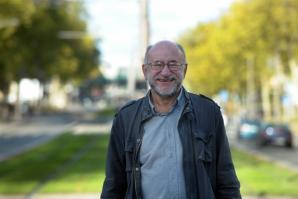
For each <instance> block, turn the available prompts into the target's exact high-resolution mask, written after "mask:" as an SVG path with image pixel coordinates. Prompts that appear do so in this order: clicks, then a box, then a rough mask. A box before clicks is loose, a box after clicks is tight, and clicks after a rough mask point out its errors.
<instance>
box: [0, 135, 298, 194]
mask: <svg viewBox="0 0 298 199" xmlns="http://www.w3.org/2000/svg"><path fill="white" fill-rule="evenodd" d="M107 142H108V135H95V134H81V135H74V134H71V133H66V134H64V135H62V136H59V137H57V138H55V139H54V140H52V141H51V142H49V143H47V144H45V145H42V146H40V147H38V148H36V149H34V150H32V151H29V152H27V153H25V154H23V155H20V156H16V157H14V158H12V159H9V160H7V161H4V162H1V164H0V193H1V194H29V193H30V192H32V190H34V188H35V187H37V186H38V185H39V184H40V183H43V184H42V186H40V187H39V188H38V191H39V192H42V193H92V192H93V193H99V192H101V187H102V183H103V180H104V173H105V172H104V168H105V156H106V147H107ZM86 146H88V147H87V148H86ZM82 151H83V152H82ZM78 154H79V155H78ZM232 155H233V160H234V163H235V167H236V172H237V175H238V177H239V180H240V182H241V192H242V194H243V195H287V196H298V189H297V187H298V173H297V172H294V171H290V170H288V169H286V168H282V167H280V166H277V165H275V164H274V163H272V162H268V161H264V160H261V159H258V158H256V157H254V156H252V155H249V154H247V153H245V152H243V151H239V150H236V149H232ZM61 168H62V169H61ZM49 176H52V177H51V178H49ZM45 179H46V181H45Z"/></svg>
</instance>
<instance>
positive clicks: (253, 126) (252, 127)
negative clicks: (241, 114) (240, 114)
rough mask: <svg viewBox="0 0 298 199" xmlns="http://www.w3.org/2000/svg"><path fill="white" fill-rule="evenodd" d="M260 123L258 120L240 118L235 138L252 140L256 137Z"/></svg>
mask: <svg viewBox="0 0 298 199" xmlns="http://www.w3.org/2000/svg"><path fill="white" fill-rule="evenodd" d="M261 126H262V123H261V121H259V120H249V119H242V120H241V121H240V123H239V126H238V128H237V138H238V139H242V140H252V139H255V138H257V137H258V134H259V132H260V130H261Z"/></svg>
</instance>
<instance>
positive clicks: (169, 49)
mask: <svg viewBox="0 0 298 199" xmlns="http://www.w3.org/2000/svg"><path fill="white" fill-rule="evenodd" d="M169 54H170V55H173V56H179V57H180V56H181V55H182V52H181V50H180V49H179V48H178V46H177V45H176V44H175V43H172V42H167V41H165V42H159V43H157V44H155V45H153V46H152V47H151V48H150V50H149V51H148V55H149V56H150V57H152V56H154V57H155V56H163V55H169Z"/></svg>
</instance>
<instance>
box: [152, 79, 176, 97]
mask: <svg viewBox="0 0 298 199" xmlns="http://www.w3.org/2000/svg"><path fill="white" fill-rule="evenodd" d="M147 83H148V84H149V85H150V88H151V89H152V90H153V91H154V92H155V93H156V94H157V95H159V96H160V97H162V98H168V97H173V96H175V95H176V94H177V92H178V91H179V89H180V88H181V83H178V84H177V85H176V86H175V87H174V88H173V90H172V91H171V92H170V93H162V92H160V91H159V90H158V89H157V88H156V87H155V86H154V85H153V84H151V83H150V82H149V81H147Z"/></svg>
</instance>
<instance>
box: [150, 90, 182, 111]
mask: <svg viewBox="0 0 298 199" xmlns="http://www.w3.org/2000/svg"><path fill="white" fill-rule="evenodd" d="M183 90H184V89H183V87H181V88H180V92H179V95H178V97H177V98H176V102H175V103H174V104H173V106H172V107H171V109H170V111H169V112H167V113H159V112H157V111H156V110H155V107H154V104H153V102H152V101H151V97H150V96H151V90H149V92H148V98H149V105H150V108H151V110H152V112H153V113H154V114H155V115H160V116H165V115H168V114H169V113H171V112H172V111H173V110H174V109H175V107H177V106H181V105H183V104H184V103H185V99H184V97H183V96H184V95H183V93H184V92H183Z"/></svg>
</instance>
